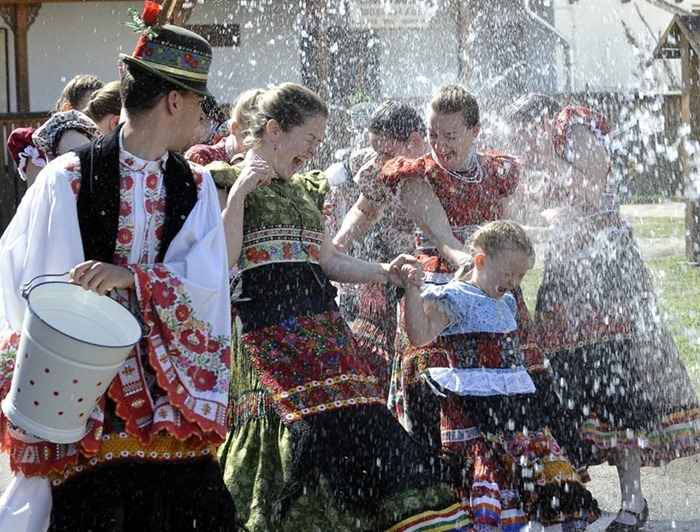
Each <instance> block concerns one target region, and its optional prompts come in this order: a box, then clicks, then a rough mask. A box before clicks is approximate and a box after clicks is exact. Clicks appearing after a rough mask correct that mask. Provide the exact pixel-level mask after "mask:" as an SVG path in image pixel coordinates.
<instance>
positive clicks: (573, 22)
mask: <svg viewBox="0 0 700 532" xmlns="http://www.w3.org/2000/svg"><path fill="white" fill-rule="evenodd" d="M669 3H673V5H677V6H679V7H685V8H687V9H689V8H690V2H688V1H685V2H683V3H681V4H675V3H674V2H673V0H671V2H669ZM684 4H686V5H685V6H684ZM554 9H555V23H556V27H557V29H559V30H560V31H561V32H562V33H563V34H564V35H566V36H567V37H569V38H570V39H571V42H572V44H573V46H572V49H573V56H574V57H573V63H574V69H573V90H574V91H575V92H576V91H584V90H586V89H591V90H594V91H611V92H626V91H631V90H635V89H638V88H644V89H646V90H658V91H659V92H665V91H666V90H668V86H669V85H670V84H671V83H672V78H671V77H669V76H668V75H667V74H666V73H664V72H663V68H661V67H662V66H663V65H662V64H661V63H660V61H656V62H655V63H656V64H654V65H653V67H654V68H653V69H652V71H647V72H646V74H643V73H642V72H643V71H644V69H643V67H641V66H640V65H641V63H642V62H643V61H644V60H645V59H646V58H647V57H648V56H649V54H650V53H651V51H653V49H654V47H655V46H656V43H657V42H658V39H659V38H660V37H661V35H663V33H664V32H665V31H666V28H667V27H668V26H669V24H670V22H671V20H672V18H673V15H672V13H669V12H668V11H665V10H663V9H661V8H660V7H656V6H654V5H652V3H651V2H648V1H644V0H633V1H632V2H628V3H622V2H620V1H619V0H579V1H577V2H574V3H570V2H569V0H556V2H555V6H554ZM623 23H624V24H623ZM625 25H626V26H627V27H628V29H629V32H630V34H631V35H632V37H633V39H634V41H635V43H636V46H635V45H634V44H631V43H630V42H628V38H627V35H626V33H625ZM650 30H651V31H650ZM671 69H672V70H673V77H675V79H676V80H677V81H680V69H679V66H678V65H676V64H672V65H671ZM645 75H646V78H645ZM650 76H651V79H650ZM645 79H646V82H645Z"/></svg>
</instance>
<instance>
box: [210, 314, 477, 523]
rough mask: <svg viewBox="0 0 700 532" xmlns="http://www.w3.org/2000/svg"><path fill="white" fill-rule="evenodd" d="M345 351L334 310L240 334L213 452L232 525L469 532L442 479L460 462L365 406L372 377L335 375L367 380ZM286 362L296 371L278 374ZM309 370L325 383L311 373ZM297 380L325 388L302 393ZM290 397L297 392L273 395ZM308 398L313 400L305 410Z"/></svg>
mask: <svg viewBox="0 0 700 532" xmlns="http://www.w3.org/2000/svg"><path fill="white" fill-rule="evenodd" d="M291 331H293V332H291ZM344 338H347V342H346V341H345V340H344ZM339 339H340V341H338V340H339ZM311 343H313V344H314V346H315V347H313V348H311V347H309V345H310V344H311ZM351 344H352V345H354V342H353V341H352V339H351V337H350V334H349V330H348V329H347V326H346V325H345V324H344V322H343V321H342V318H341V317H340V315H339V314H338V313H337V312H329V313H324V314H317V315H312V316H306V317H300V318H290V319H288V320H284V321H283V322H280V323H279V324H277V325H273V326H268V327H265V328H261V329H255V330H253V331H250V332H249V333H247V334H243V335H242V336H241V344H239V348H238V349H234V352H233V353H232V359H233V364H234V367H233V368H232V373H233V374H234V375H236V376H235V377H234V378H233V379H232V381H231V382H232V389H231V413H232V416H231V431H230V432H229V434H228V437H227V439H226V442H225V443H224V445H222V446H221V447H220V448H219V458H220V461H221V465H222V469H223V471H224V481H225V483H226V485H227V486H228V488H229V490H230V492H231V494H232V496H233V499H234V501H235V503H236V505H237V508H240V509H239V511H238V516H239V523H240V524H241V525H244V526H245V527H246V528H247V529H248V530H250V531H255V530H314V529H317V530H358V529H359V530H382V529H387V528H390V527H393V526H397V527H398V528H396V530H428V529H430V528H428V527H434V526H441V527H442V528H441V529H442V530H467V529H468V527H469V526H470V524H471V517H470V515H469V513H468V511H467V510H466V509H465V508H463V507H462V506H461V505H459V504H458V503H457V501H456V500H455V497H454V494H453V493H452V491H451V490H450V488H449V487H448V485H447V483H445V482H444V480H447V479H448V478H449V479H450V480H451V479H452V478H454V477H458V476H460V475H461V474H462V473H461V470H459V466H458V465H457V466H452V465H450V464H448V463H446V462H444V461H443V460H441V459H440V458H439V457H438V454H439V453H438V452H437V451H434V450H430V449H426V448H423V447H421V446H419V445H417V444H416V443H415V442H414V441H413V440H412V439H411V438H410V437H409V436H408V434H407V433H406V432H405V431H404V430H403V428H402V427H401V426H400V425H399V423H398V422H397V421H396V420H395V419H394V418H393V417H392V416H391V414H390V413H389V412H388V410H387V409H386V407H384V406H383V405H382V404H380V402H381V401H380V400H377V401H375V399H378V394H377V393H376V389H375V390H374V391H372V390H373V389H372V388H371V387H370V384H371V381H369V380H364V381H363V380H358V379H353V378H348V379H342V378H341V379H337V380H336V379H335V378H334V376H340V375H343V374H347V375H348V376H363V377H364V376H369V377H371V373H370V372H365V371H364V369H363V367H364V362H363V361H362V360H361V359H358V358H357V357H356V356H355V355H354V354H353V349H354V348H353V347H350V345H351ZM240 345H242V349H241V347H240ZM302 346H305V349H302ZM342 346H344V347H343V349H344V350H343V351H342V352H339V351H338V350H339V349H341V347H342ZM263 348H265V350H267V349H270V350H276V352H275V353H274V354H270V353H265V352H263V351H264V350H263ZM277 351H278V352H279V355H278V353H277ZM302 351H304V352H302ZM292 353H293V354H292ZM313 355H315V357H314V356H313ZM284 357H288V362H289V363H290V364H294V367H295V368H296V371H287V370H286V369H282V368H281V367H280V364H281V360H282V358H284ZM342 357H347V358H346V359H345V360H342ZM270 368H275V369H274V370H272V369H270ZM326 371H327V372H328V373H324V372H326ZM318 372H320V373H321V375H320V376H321V377H324V378H325V379H326V380H318V378H312V375H317V374H318ZM345 372H347V373H345ZM285 379H290V380H289V382H291V383H298V384H296V387H294V386H289V384H288V381H287V380H285ZM295 379H296V380H295ZM314 381H315V382H316V383H317V384H318V386H316V385H315V384H314ZM280 383H284V384H280ZM305 383H306V384H310V385H311V386H312V388H311V389H312V390H316V389H318V390H320V391H321V392H323V393H318V395H312V394H310V393H307V390H308V388H307V387H306V386H305V385H304V384H305ZM321 384H323V385H321ZM290 390H291V391H294V392H297V393H289V394H286V395H285V394H284V393H283V392H285V391H290ZM341 393H346V395H340V394H341ZM333 394H335V395H334V397H333V398H332V400H331V401H330V406H328V403H329V400H328V397H329V396H330V395H333ZM365 395H367V396H368V399H369V400H368V401H366V402H364V403H363V404H361V403H360V399H359V398H360V397H363V396H365ZM311 397H314V398H315V397H318V398H320V400H319V401H318V402H316V403H315V404H313V405H312V404H310V403H308V402H307V403H303V401H304V400H308V399H309V398H311ZM351 399H353V400H352V401H351ZM312 406H313V407H314V408H315V409H314V410H311V408H312ZM324 406H327V407H326V408H323V407H324ZM307 410H308V411H307ZM289 414H294V415H289ZM432 529H434V528H432Z"/></svg>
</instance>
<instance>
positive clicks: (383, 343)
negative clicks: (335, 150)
mask: <svg viewBox="0 0 700 532" xmlns="http://www.w3.org/2000/svg"><path fill="white" fill-rule="evenodd" d="M380 172H381V166H380V165H378V164H377V162H376V159H375V158H372V159H371V160H370V161H368V162H367V163H365V164H364V165H363V166H362V167H361V168H360V170H359V171H358V172H357V174H356V176H355V181H356V182H357V184H358V187H359V189H360V192H361V193H362V194H363V195H364V197H365V198H367V199H368V200H370V201H373V202H375V203H379V204H382V205H383V206H384V207H385V208H384V213H383V214H382V217H381V218H380V219H379V221H378V222H377V224H376V225H375V226H374V227H373V228H372V229H371V230H370V231H369V232H368V233H367V235H365V237H364V238H363V239H361V240H359V241H358V242H356V243H355V245H354V246H353V249H354V250H355V251H357V252H358V253H359V254H360V256H362V257H364V258H366V259H367V260H370V261H378V262H389V261H391V260H392V259H393V258H394V257H396V256H397V255H400V254H401V253H411V252H412V251H413V241H414V229H413V222H411V220H410V219H409V218H408V216H407V215H406V211H405V210H404V208H403V207H402V206H401V205H400V204H399V203H398V201H396V199H395V198H394V197H393V196H392V195H391V194H389V193H388V191H387V189H386V187H384V186H383V185H382V183H381V182H380ZM400 297H401V289H399V288H397V287H396V286H393V285H389V284H364V285H360V287H359V304H358V313H357V317H356V318H355V320H354V321H353V323H352V326H351V329H352V332H353V335H354V336H355V338H356V339H357V347H358V350H359V353H360V354H361V355H362V356H363V357H364V358H365V360H366V361H367V363H368V364H369V365H370V367H371V368H372V373H373V374H374V376H375V377H377V385H378V386H379V390H380V392H381V395H382V397H384V398H387V397H388V395H389V383H390V380H391V379H390V377H391V366H392V363H393V360H394V352H395V349H394V341H395V337H396V322H397V305H398V303H399V300H400Z"/></svg>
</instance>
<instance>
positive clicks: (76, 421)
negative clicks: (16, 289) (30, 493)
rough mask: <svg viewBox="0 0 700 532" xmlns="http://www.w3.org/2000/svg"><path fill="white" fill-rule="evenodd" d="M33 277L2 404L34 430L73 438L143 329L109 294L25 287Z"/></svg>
mask: <svg viewBox="0 0 700 532" xmlns="http://www.w3.org/2000/svg"><path fill="white" fill-rule="evenodd" d="M61 275H65V274H61ZM47 276H48V275H46V276H40V277H47ZM38 278H39V277H36V278H34V279H32V280H31V281H29V283H27V284H26V285H23V286H22V296H23V297H24V298H25V299H26V300H27V309H26V311H25V314H24V321H23V323H22V333H21V337H20V344H19V350H18V352H17V359H16V361H15V369H14V374H13V376H12V384H11V388H10V392H9V393H8V394H7V397H6V398H5V400H4V401H3V402H2V410H3V412H4V413H5V415H6V416H7V418H8V419H9V420H10V422H12V423H13V424H14V425H16V426H18V427H19V428H21V429H22V430H24V431H26V432H28V433H29V434H31V435H33V436H36V437H38V438H41V439H43V440H47V441H51V442H54V443H72V442H76V441H79V440H80V439H82V438H83V436H84V435H85V432H86V429H87V427H86V424H87V420H88V418H89V416H90V413H91V412H92V410H93V409H94V407H95V405H96V404H97V402H98V401H99V400H100V398H101V397H102V395H103V394H104V392H105V390H106V389H107V387H108V386H109V384H110V382H111V381H112V379H113V378H114V377H115V375H116V374H117V372H118V371H119V369H120V368H121V367H122V365H123V363H124V361H125V360H126V358H127V356H128V355H129V353H130V352H131V350H132V349H133V346H134V345H135V344H136V343H138V342H139V341H140V340H141V337H142V336H143V333H144V331H143V329H142V326H141V324H140V322H139V320H138V319H137V318H136V317H135V316H134V315H133V314H132V313H131V312H130V311H129V310H127V309H126V308H125V307H123V306H122V305H121V304H119V303H118V302H117V301H115V300H114V299H111V298H110V297H107V296H100V295H98V294H96V293H95V292H91V291H88V290H84V289H83V288H82V287H81V286H79V285H76V284H71V283H67V282H62V281H49V282H43V283H41V284H37V285H34V286H32V283H33V282H34V281H35V280H36V279H38Z"/></svg>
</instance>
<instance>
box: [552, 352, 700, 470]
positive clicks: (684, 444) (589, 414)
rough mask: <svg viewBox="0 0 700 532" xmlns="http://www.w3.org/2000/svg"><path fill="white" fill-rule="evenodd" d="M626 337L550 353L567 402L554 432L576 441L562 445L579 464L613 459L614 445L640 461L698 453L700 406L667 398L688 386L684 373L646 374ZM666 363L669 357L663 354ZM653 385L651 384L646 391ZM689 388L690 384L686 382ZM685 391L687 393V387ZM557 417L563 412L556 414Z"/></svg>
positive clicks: (653, 462) (659, 371)
mask: <svg viewBox="0 0 700 532" xmlns="http://www.w3.org/2000/svg"><path fill="white" fill-rule="evenodd" d="M634 349H635V344H634V342H632V341H631V340H624V341H619V342H616V341H613V342H606V343H601V344H594V345H589V346H585V347H578V348H574V349H570V350H568V351H564V352H561V353H557V354H555V355H553V356H552V365H553V366H554V369H555V372H556V373H557V374H558V376H559V382H560V383H561V385H560V387H559V392H560V394H561V396H562V402H563V404H564V405H565V406H566V407H567V409H568V411H567V413H566V417H565V419H566V422H565V423H564V424H561V425H559V426H557V427H556V428H555V430H557V433H562V435H563V434H564V433H566V432H569V433H571V432H573V433H574V434H573V435H569V436H568V437H567V436H563V437H565V438H567V439H569V440H570V441H574V442H576V440H577V438H576V437H577V436H580V439H578V441H577V445H576V444H572V448H571V449H567V454H568V455H569V456H570V457H571V459H572V461H574V462H575V463H578V464H580V465H594V464H600V463H603V462H606V461H608V462H610V463H615V461H616V453H615V452H614V451H615V450H616V449H617V448H630V447H636V448H639V449H640V450H641V453H642V464H643V465H646V466H659V465H663V464H665V463H668V462H669V461H671V460H673V459H675V458H680V457H682V456H690V455H695V454H700V406H698V403H697V401H695V402H692V401H691V402H688V403H686V404H679V403H678V402H677V401H674V400H669V401H665V400H664V399H663V391H664V389H666V390H668V393H669V399H671V396H674V397H675V396H677V395H678V393H679V389H680V388H683V387H690V386H691V385H690V383H689V382H688V380H687V377H686V378H685V379H681V378H677V379H674V380H667V379H664V378H663V376H664V370H663V368H658V369H657V371H656V372H655V373H656V375H657V377H656V378H658V380H656V378H653V379H652V380H650V377H653V376H652V375H649V374H645V373H641V372H640V371H639V367H638V365H636V364H635V359H636V357H635V356H634V354H633V353H634ZM667 363H668V364H669V365H672V364H674V363H675V362H674V361H673V360H671V359H667ZM651 387H653V388H654V389H655V390H654V391H650V388H651ZM690 389H691V390H692V387H691V388H690ZM689 393H691V394H692V393H693V392H692V391H691V392H689ZM562 419H563V418H562Z"/></svg>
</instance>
